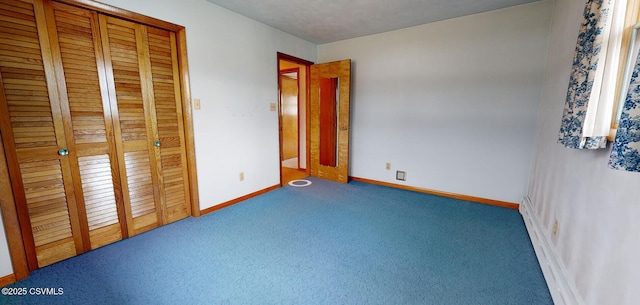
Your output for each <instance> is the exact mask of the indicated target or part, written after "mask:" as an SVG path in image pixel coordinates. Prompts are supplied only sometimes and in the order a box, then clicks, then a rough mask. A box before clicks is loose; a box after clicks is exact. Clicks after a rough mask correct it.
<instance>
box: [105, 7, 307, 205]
mask: <svg viewBox="0 0 640 305" xmlns="http://www.w3.org/2000/svg"><path fill="white" fill-rule="evenodd" d="M101 2H103V3H106V4H110V5H113V6H116V7H120V8H123V9H127V10H130V11H133V12H137V13H141V14H144V15H148V16H151V17H155V18H158V19H161V20H165V21H169V22H173V23H176V24H179V25H182V26H185V27H186V29H187V51H188V56H189V72H190V76H191V91H192V98H199V99H201V103H202V109H201V110H195V111H194V128H195V144H196V159H197V160H196V161H197V166H198V183H199V188H200V208H201V209H206V208H208V207H211V206H213V205H216V204H220V203H222V202H225V201H228V200H231V199H235V198H238V197H241V196H244V195H246V194H249V193H252V192H255V191H258V190H261V189H264V188H267V187H270V186H273V185H276V184H279V183H280V177H279V166H280V165H279V159H280V157H279V152H278V151H279V148H278V115H277V112H275V111H274V112H271V111H269V104H270V103H277V101H278V93H277V87H278V80H277V75H278V72H277V69H278V68H277V58H276V52H283V53H286V54H289V55H292V56H296V57H300V58H303V59H306V60H309V61H315V59H316V46H315V45H314V44H312V43H310V42H307V41H304V40H302V39H299V38H296V37H294V36H291V35H289V34H285V33H283V32H281V31H278V30H275V29H273V28H271V27H268V26H266V25H264V24H262V23H259V22H256V21H254V20H251V19H249V18H246V17H244V16H241V15H238V14H236V13H233V12H231V11H229V10H226V9H224V8H221V7H219V6H216V5H213V4H211V3H209V2H206V1H205V0H181V1H174V0H137V1H131V0H102V1H101ZM240 172H244V176H245V181H243V182H240V180H239V174H240Z"/></svg>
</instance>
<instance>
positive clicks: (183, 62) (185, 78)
mask: <svg viewBox="0 0 640 305" xmlns="http://www.w3.org/2000/svg"><path fill="white" fill-rule="evenodd" d="M42 2H43V3H44V5H48V4H51V2H52V0H42ZM55 2H59V3H64V4H68V5H72V6H76V7H80V8H85V9H88V10H92V11H96V12H98V13H103V14H106V15H109V16H114V17H118V18H121V19H124V20H129V21H133V22H136V23H140V24H144V25H148V26H153V27H157V28H161V29H164V30H169V31H172V32H175V33H176V40H177V41H176V42H177V47H178V50H177V51H178V62H179V67H178V69H179V74H180V89H181V91H182V113H183V116H184V132H185V142H186V147H185V149H186V152H187V171H188V175H189V177H188V179H189V185H190V195H191V196H190V197H191V215H192V216H195V217H198V216H200V215H201V211H200V202H199V196H198V192H199V191H198V177H197V171H196V154H195V137H194V129H193V110H192V109H193V108H192V101H191V87H190V78H189V66H188V61H187V40H186V29H185V27H183V26H180V25H176V24H173V23H170V22H166V21H162V20H159V19H156V18H152V17H149V16H145V15H142V14H138V13H134V12H131V11H127V10H124V9H120V8H117V7H114V6H111V5H107V4H103V3H100V2H96V1H93V0H55ZM41 33H45V35H46V34H48V33H47V30H46V29H45V30H42V32H41ZM41 35H42V34H41ZM47 39H48V35H47ZM50 98H52V97H50ZM3 123H7V122H3ZM4 127H7V128H9V127H10V125H8V126H4ZM4 132H10V131H9V130H5V131H4ZM0 141H8V140H7V139H2V138H0ZM1 144H5V143H1ZM9 144H10V143H7V145H9ZM0 146H1V147H0V148H1V149H2V157H3V158H1V159H2V160H0V162H6V163H7V166H8V170H9V180H10V182H11V185H12V189H13V188H15V187H16V186H20V185H21V181H18V180H19V177H18V176H19V175H15V174H14V175H12V174H11V172H12V171H16V170H17V171H19V169H18V168H17V163H16V162H17V160H14V159H15V158H11V157H12V154H8V155H7V154H5V145H0ZM9 146H10V145H9ZM5 157H6V158H5ZM13 199H14V202H13V204H10V203H7V202H4V201H3V202H2V204H1V205H0V208H1V209H2V217H3V222H4V227H5V232H6V237H7V243H8V245H9V251H10V255H11V261H12V265H13V272H14V273H13V276H8V277H4V278H1V279H0V280H4V281H9V282H10V281H13V280H15V281H19V280H22V279H24V278H26V277H28V276H29V271H30V270H29V267H28V266H29V265H28V263H27V262H28V257H27V256H26V253H27V252H28V249H27V247H29V246H28V245H26V244H25V243H24V239H23V236H22V234H23V233H24V230H23V226H29V224H22V223H20V221H19V217H18V214H19V213H21V211H20V209H19V208H18V206H17V205H16V203H15V201H16V200H17V199H16V198H15V197H14V198H13ZM27 229H28V230H27V231H30V227H29V228H27ZM2 284H5V285H6V284H9V283H2Z"/></svg>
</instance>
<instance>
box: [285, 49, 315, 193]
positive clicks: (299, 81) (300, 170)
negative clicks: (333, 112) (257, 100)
mask: <svg viewBox="0 0 640 305" xmlns="http://www.w3.org/2000/svg"><path fill="white" fill-rule="evenodd" d="M312 64H313V63H312V62H309V61H306V60H303V59H300V58H296V57H293V56H290V55H286V54H282V53H278V95H279V99H278V110H279V113H278V115H279V124H280V183H281V185H285V184H287V183H289V182H291V181H293V180H298V179H303V178H306V177H307V176H309V166H308V164H309V145H308V139H309V125H308V121H309V120H308V118H309V107H308V105H309V104H308V101H309V92H308V87H309V86H308V84H309V67H310V66H311V65H312Z"/></svg>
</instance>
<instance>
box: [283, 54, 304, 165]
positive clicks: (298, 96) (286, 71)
mask: <svg viewBox="0 0 640 305" xmlns="http://www.w3.org/2000/svg"><path fill="white" fill-rule="evenodd" d="M278 63H280V61H278ZM279 71H280V74H278V82H279V84H280V86H279V87H278V88H279V92H280V98H279V99H278V109H279V110H280V111H279V112H278V116H279V117H280V119H282V76H283V74H288V73H292V72H295V73H296V86H297V89H298V94H297V95H296V99H297V101H296V104H297V106H296V107H298V111H297V115H296V117H297V118H298V130H297V132H296V134H297V135H298V139H297V147H298V149H297V150H298V169H300V68H299V67H296V68H289V69H280V70H279ZM305 122H306V120H305ZM280 141H281V143H282V144H283V145H281V147H280V162H282V161H284V152H283V151H284V128H283V127H281V128H280Z"/></svg>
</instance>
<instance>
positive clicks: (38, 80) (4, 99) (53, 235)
mask: <svg viewBox="0 0 640 305" xmlns="http://www.w3.org/2000/svg"><path fill="white" fill-rule="evenodd" d="M0 78H1V81H0V83H1V86H0V122H1V123H0V126H1V128H2V137H3V140H4V141H5V142H4V144H5V149H6V151H7V159H9V162H12V163H14V164H15V163H17V165H18V166H17V167H18V168H19V169H16V168H13V169H10V171H11V175H12V179H13V183H14V190H15V194H14V195H15V199H16V202H17V207H18V213H19V217H20V222H21V223H22V230H23V238H24V240H25V245H27V247H26V250H27V257H28V260H29V261H28V263H29V267H30V269H35V268H37V267H38V266H39V267H42V266H46V265H49V264H51V263H54V262H57V261H60V260H62V259H65V258H68V257H71V256H74V255H76V254H77V253H81V252H82V251H83V244H82V238H81V234H80V224H79V219H78V216H77V215H78V214H77V207H76V202H75V198H74V196H73V180H72V173H71V171H70V166H69V156H67V155H65V154H66V151H65V150H64V149H66V144H67V142H66V138H65V131H64V126H63V124H62V122H63V120H62V113H61V108H60V100H59V98H58V93H57V90H56V79H55V71H54V67H53V63H52V57H51V51H50V44H49V40H48V36H47V32H46V21H45V17H44V7H43V5H42V2H41V1H32V2H30V1H15V0H3V1H2V2H1V3H0ZM16 183H17V184H20V185H18V186H17V187H16V185H15V184H16ZM25 224H28V225H25ZM29 245H35V248H33V247H32V246H29ZM34 252H35V253H34ZM34 258H35V259H36V261H34Z"/></svg>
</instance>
